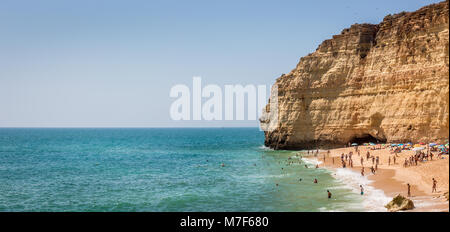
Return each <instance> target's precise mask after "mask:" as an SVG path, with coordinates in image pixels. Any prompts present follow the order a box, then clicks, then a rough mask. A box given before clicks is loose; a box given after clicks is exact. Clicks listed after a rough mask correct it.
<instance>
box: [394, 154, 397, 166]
mask: <svg viewBox="0 0 450 232" xmlns="http://www.w3.org/2000/svg"><path fill="white" fill-rule="evenodd" d="M394 164H397V158H395V155H394Z"/></svg>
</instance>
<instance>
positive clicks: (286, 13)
mask: <svg viewBox="0 0 450 232" xmlns="http://www.w3.org/2000/svg"><path fill="white" fill-rule="evenodd" d="M435 2H439V1H432V0H395V1H393V0H379V1H375V0H357V1H356V0H346V1H334V0H329V1H325V0H316V1H261V0H260V1H212V0H210V1H111V0H108V1H106V0H105V1H91V0H86V1H85V0H77V1H61V0H54V1H46V0H41V1H34V0H30V1H21V0H3V1H2V3H1V6H0V127H155V126H256V125H257V123H256V122H242V121H241V122H221V121H218V122H217V121H216V122H208V123H205V122H197V123H192V122H181V123H180V122H177V123H174V122H172V121H171V120H170V117H169V107H170V104H171V103H172V102H173V100H174V99H171V98H170V97H169V90H170V88H171V87H172V86H173V85H175V84H186V85H189V86H190V85H191V83H192V77H193V76H201V77H202V78H203V82H204V83H205V84H208V83H213V84H220V85H222V84H255V85H256V84H267V85H269V84H272V83H273V82H274V80H275V78H277V77H278V76H279V75H280V74H281V73H287V72H289V71H290V70H292V69H293V68H294V67H295V65H296V64H297V62H298V60H299V58H300V57H302V56H304V55H307V54H308V53H310V52H313V51H314V50H315V49H316V48H317V46H318V45H319V44H320V43H321V42H322V41H323V40H325V39H328V38H331V36H332V35H334V34H338V33H340V32H341V30H342V29H344V28H347V27H349V26H350V25H351V24H354V23H379V22H380V21H381V20H382V19H383V17H384V16H385V15H387V14H390V13H398V12H401V11H413V10H416V9H418V8H420V7H422V6H425V5H427V4H430V3H435Z"/></svg>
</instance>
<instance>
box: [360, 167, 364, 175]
mask: <svg viewBox="0 0 450 232" xmlns="http://www.w3.org/2000/svg"><path fill="white" fill-rule="evenodd" d="M361 176H364V167H362V168H361Z"/></svg>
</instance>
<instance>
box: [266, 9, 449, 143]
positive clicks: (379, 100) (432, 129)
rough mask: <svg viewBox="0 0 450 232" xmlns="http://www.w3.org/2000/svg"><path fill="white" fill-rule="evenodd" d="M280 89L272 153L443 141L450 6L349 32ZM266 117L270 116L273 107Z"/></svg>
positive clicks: (270, 136) (270, 134)
mask: <svg viewBox="0 0 450 232" xmlns="http://www.w3.org/2000/svg"><path fill="white" fill-rule="evenodd" d="M275 86H277V87H278V98H277V100H278V107H277V109H278V116H277V122H276V124H277V125H276V127H275V128H274V130H271V131H266V132H265V145H266V146H269V147H272V148H275V149H304V148H312V147H330V146H342V145H344V144H348V143H349V142H368V141H373V142H376V141H378V142H407V141H411V142H431V141H432V142H441V141H444V140H446V139H447V138H448V133H449V8H448V0H447V1H446V2H441V3H438V4H433V5H429V6H426V7H423V8H421V9H419V10H417V11H415V12H409V13H407V12H403V13H400V14H396V15H388V16H386V17H385V18H384V20H383V22H381V23H380V24H377V25H372V24H355V25H352V26H351V27H350V28H348V29H344V30H343V31H342V33H341V34H340V35H335V36H333V38H332V39H329V40H326V41H324V42H323V43H322V44H321V45H320V46H319V47H318V48H317V50H316V51H315V52H314V53H311V54H309V55H307V56H305V57H302V58H301V59H300V62H299V63H298V65H297V67H296V68H295V69H293V70H292V71H291V72H290V73H288V74H286V75H282V76H281V77H279V78H278V79H277V80H276V83H275ZM270 101H275V99H274V96H271V98H270ZM266 114H273V112H269V106H268V107H266ZM272 121H273V119H272ZM267 123H271V121H270V120H268V119H264V120H262V121H261V125H262V126H263V125H265V124H267Z"/></svg>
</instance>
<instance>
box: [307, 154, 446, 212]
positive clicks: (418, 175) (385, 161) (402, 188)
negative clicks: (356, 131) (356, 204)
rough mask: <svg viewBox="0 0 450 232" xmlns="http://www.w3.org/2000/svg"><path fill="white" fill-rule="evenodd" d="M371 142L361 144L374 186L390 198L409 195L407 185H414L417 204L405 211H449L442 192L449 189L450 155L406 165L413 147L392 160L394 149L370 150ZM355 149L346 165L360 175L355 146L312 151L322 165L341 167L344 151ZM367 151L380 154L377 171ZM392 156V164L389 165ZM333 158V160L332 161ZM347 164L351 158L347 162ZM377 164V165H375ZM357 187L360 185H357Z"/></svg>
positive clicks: (359, 162) (359, 157)
mask: <svg viewBox="0 0 450 232" xmlns="http://www.w3.org/2000/svg"><path fill="white" fill-rule="evenodd" d="M371 147H372V146H359V151H360V155H361V156H362V157H363V165H364V167H365V176H366V177H367V178H368V179H369V180H371V181H372V183H371V184H370V185H371V186H372V187H374V188H375V189H380V190H383V192H384V194H385V195H386V196H388V197H389V198H392V197H394V196H396V195H397V194H402V195H403V196H407V186H406V184H407V183H409V184H410V185H411V197H410V199H411V200H412V201H413V202H414V204H415V208H414V209H413V210H408V211H406V212H413V211H416V212H448V211H449V202H448V201H447V199H446V198H445V197H444V196H443V194H444V193H446V192H448V191H449V157H448V155H444V156H442V157H443V158H442V159H439V160H438V159H437V156H434V157H433V160H432V161H425V162H419V164H418V165H417V166H409V167H403V162H404V160H405V158H407V157H410V156H412V155H414V153H415V152H414V151H412V150H404V151H402V152H401V153H398V154H397V158H396V160H397V162H396V164H393V153H391V152H390V150H389V148H383V149H378V150H371ZM350 151H352V152H353V156H352V160H353V168H350V167H349V166H347V167H346V168H347V169H350V170H352V171H354V172H356V173H358V174H359V175H361V174H360V173H361V169H362V168H361V167H362V166H361V156H358V153H356V152H355V148H354V147H348V148H338V149H331V150H330V153H329V154H328V152H327V151H324V150H321V151H320V153H319V155H313V156H312V157H315V159H317V160H318V161H321V164H320V166H321V168H328V169H332V170H337V169H339V168H342V163H341V154H342V153H344V154H349V152H350ZM367 151H369V152H370V155H371V156H375V157H377V156H378V157H379V165H378V170H377V171H376V172H375V174H372V173H371V170H370V168H371V167H372V159H369V160H367V159H366V153H367ZM389 157H391V164H390V165H389ZM333 158H334V163H333ZM347 164H348V162H347ZM373 166H374V167H375V165H373ZM432 178H435V179H436V180H437V193H432ZM356 187H358V186H356Z"/></svg>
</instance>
